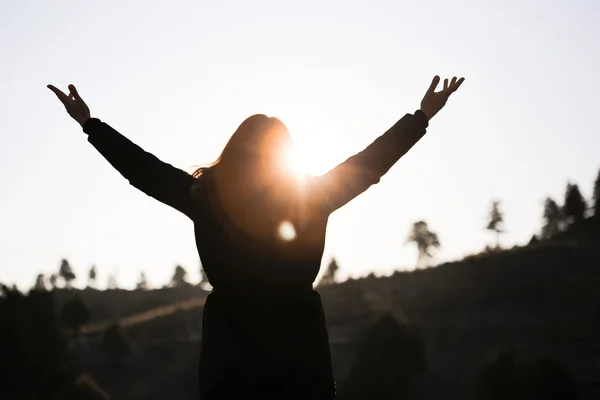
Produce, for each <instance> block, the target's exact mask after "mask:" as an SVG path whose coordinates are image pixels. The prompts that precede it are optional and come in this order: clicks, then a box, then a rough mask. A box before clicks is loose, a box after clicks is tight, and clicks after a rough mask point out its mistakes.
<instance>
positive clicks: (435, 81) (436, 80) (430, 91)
mask: <svg viewBox="0 0 600 400" xmlns="http://www.w3.org/2000/svg"><path fill="white" fill-rule="evenodd" d="M438 83H440V77H439V76H437V75H436V76H434V77H433V80H432V81H431V85H429V89H427V93H426V96H429V95H432V94H434V93H435V88H436V87H437V85H438Z"/></svg>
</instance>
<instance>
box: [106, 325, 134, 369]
mask: <svg viewBox="0 0 600 400" xmlns="http://www.w3.org/2000/svg"><path fill="white" fill-rule="evenodd" d="M131 347H132V346H131V342H130V340H129V338H127V336H126V335H125V333H124V332H123V330H122V329H121V326H120V325H119V324H118V323H117V322H115V323H114V324H112V325H111V326H110V327H109V328H108V329H107V330H106V332H104V337H103V339H102V345H101V349H102V352H103V353H104V354H105V355H106V356H107V357H109V358H110V359H112V360H118V359H120V358H122V357H124V356H126V355H127V354H129V353H130V352H131Z"/></svg>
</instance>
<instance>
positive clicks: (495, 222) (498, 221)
mask: <svg viewBox="0 0 600 400" xmlns="http://www.w3.org/2000/svg"><path fill="white" fill-rule="evenodd" d="M502 214H503V213H502V212H501V211H500V202H499V201H493V202H492V209H491V210H490V216H489V218H490V221H489V222H488V225H487V228H486V229H488V230H490V231H494V232H496V247H497V248H500V234H501V233H502V224H503V222H504V216H503V215H502Z"/></svg>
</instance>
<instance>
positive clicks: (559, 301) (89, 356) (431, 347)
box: [61, 237, 600, 399]
mask: <svg viewBox="0 0 600 400" xmlns="http://www.w3.org/2000/svg"><path fill="white" fill-rule="evenodd" d="M599 288H600V240H598V239H597V238H593V239H592V238H576V237H563V238H562V239H561V240H555V241H542V242H539V243H536V244H532V245H530V246H526V247H523V248H514V249H511V250H505V251H494V252H488V253H482V254H479V255H475V256H470V257H467V258H466V259H465V260H462V261H458V262H453V263H446V264H443V265H440V266H438V267H436V268H430V269H425V270H418V271H415V272H398V273H395V274H394V275H392V276H391V277H382V278H375V277H371V278H364V279H359V280H351V281H348V282H344V283H341V284H337V285H332V286H329V287H325V288H323V289H321V290H320V292H321V294H322V297H323V301H324V304H325V308H326V313H327V318H328V325H329V330H330V340H331V344H332V352H333V357H334V367H335V372H336V376H337V379H338V381H339V384H340V385H343V383H344V379H345V378H346V376H347V375H348V373H349V371H350V367H351V366H352V363H353V362H354V357H355V355H356V349H357V345H358V341H359V338H360V333H361V331H362V330H363V329H364V328H365V327H367V326H369V325H370V324H371V323H372V322H373V321H374V320H375V319H376V317H377V316H378V315H379V313H381V312H382V311H386V310H389V311H391V312H392V313H393V314H394V315H395V316H396V317H397V319H398V320H399V321H401V322H402V323H403V324H406V325H407V326H409V327H410V329H412V330H413V331H414V332H417V334H418V336H419V338H420V340H421V341H422V342H423V344H424V348H425V349H426V350H425V351H426V356H427V372H426V373H425V375H424V377H423V380H422V382H420V385H421V386H420V387H421V391H422V392H421V395H422V396H423V397H422V398H426V399H438V398H441V397H442V396H443V397H445V398H449V397H448V396H449V394H452V397H451V398H466V397H468V396H469V395H470V393H471V391H472V387H473V382H474V380H475V379H476V377H477V374H478V372H479V371H480V369H481V366H482V365H483V364H484V363H485V362H487V361H488V360H489V359H490V357H491V356H492V355H494V353H495V352H496V351H497V350H499V349H502V348H504V347H505V346H507V345H511V346H513V347H514V348H515V349H516V351H518V352H520V353H522V354H525V355H527V356H531V357H536V356H542V355H543V356H547V357H550V358H552V359H553V360H556V361H557V362H559V363H560V364H561V365H563V366H564V367H565V368H566V369H567V370H568V371H570V373H571V374H572V375H573V376H574V377H575V379H576V381H577V382H578V384H579V386H580V389H581V392H582V394H583V395H584V397H582V398H584V399H585V398H590V399H591V398H600V393H598V388H600V386H599V383H600V289H599ZM80 294H81V295H82V296H83V298H84V299H85V301H86V303H88V304H89V307H90V308H91V310H92V315H93V318H94V320H93V322H92V323H91V325H90V327H89V329H88V332H90V334H89V335H88V339H87V340H86V344H85V345H83V346H82V347H81V348H80V349H79V352H80V357H81V359H82V360H83V362H84V364H85V365H86V367H87V369H88V370H89V372H90V374H91V375H92V376H93V377H94V378H96V379H97V380H98V382H99V383H100V385H101V386H102V387H103V388H105V389H106V390H107V391H108V392H109V393H111V394H112V395H113V396H114V398H130V399H137V398H139V399H142V398H143V399H162V398H166V397H168V398H172V399H178V398H187V397H190V396H193V395H194V394H195V390H196V383H195V382H196V365H197V357H198V354H199V339H200V336H199V332H200V328H201V306H202V304H203V299H204V298H205V296H206V292H204V291H202V290H200V289H199V288H194V287H189V288H177V289H165V290H156V291H147V292H144V291H130V292H128V291H109V292H98V291H87V290H86V291H81V293H80ZM69 295H70V294H64V293H61V296H63V297H65V296H66V297H68V296H69ZM66 297H65V298H66ZM94 314H96V315H94ZM118 316H121V317H127V318H126V319H125V320H124V321H129V323H125V324H124V325H126V326H125V327H124V331H125V332H126V334H127V335H128V336H129V337H130V338H131V339H132V340H133V342H134V343H135V345H136V349H135V351H134V353H133V354H132V355H131V356H130V357H129V358H127V359H124V360H123V361H122V362H121V363H120V364H119V366H118V368H115V367H114V366H112V365H110V364H107V361H105V360H103V358H102V357H101V356H100V355H99V354H98V351H97V348H98V343H99V341H100V338H101V335H100V333H101V329H100V330H99V328H97V327H98V326H101V325H98V324H101V323H103V322H106V321H107V320H112V319H113V318H115V317H118ZM93 326H96V329H91V328H92V327H93ZM94 332H95V333H94ZM596 395H598V397H595V396H596ZM186 396H187V397H186ZM592 396H593V397H592Z"/></svg>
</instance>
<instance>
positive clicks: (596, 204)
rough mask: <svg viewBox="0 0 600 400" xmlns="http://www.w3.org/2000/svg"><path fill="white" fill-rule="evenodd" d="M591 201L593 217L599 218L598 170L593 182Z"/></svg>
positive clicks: (599, 180) (599, 179)
mask: <svg viewBox="0 0 600 400" xmlns="http://www.w3.org/2000/svg"><path fill="white" fill-rule="evenodd" d="M592 201H593V202H594V218H595V219H596V220H600V171H598V176H596V181H595V182H594V193H593V194H592Z"/></svg>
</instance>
